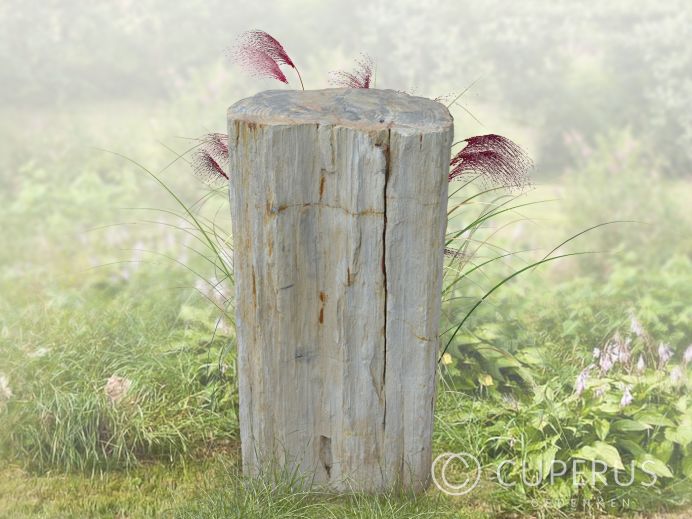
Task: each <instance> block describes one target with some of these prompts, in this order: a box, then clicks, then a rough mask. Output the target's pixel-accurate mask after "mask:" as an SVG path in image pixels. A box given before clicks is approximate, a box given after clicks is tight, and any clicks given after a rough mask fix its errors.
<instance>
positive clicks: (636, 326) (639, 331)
mask: <svg viewBox="0 0 692 519" xmlns="http://www.w3.org/2000/svg"><path fill="white" fill-rule="evenodd" d="M630 331H631V332H632V333H633V334H634V335H636V336H637V337H640V338H641V337H643V336H644V328H643V327H642V325H641V323H640V322H639V321H638V320H637V318H636V317H635V316H634V314H630Z"/></svg>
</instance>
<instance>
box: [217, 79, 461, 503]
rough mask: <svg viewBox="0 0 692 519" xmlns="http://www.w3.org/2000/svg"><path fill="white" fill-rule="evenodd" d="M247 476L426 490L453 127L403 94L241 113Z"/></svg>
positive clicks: (234, 177) (234, 175)
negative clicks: (276, 472) (268, 473)
mask: <svg viewBox="0 0 692 519" xmlns="http://www.w3.org/2000/svg"><path fill="white" fill-rule="evenodd" d="M228 124H229V155H230V164H229V167H230V172H231V207H232V218H233V236H234V271H235V278H236V297H237V311H236V312H237V315H236V318H237V321H236V324H237V333H238V378H239V384H240V425H241V443H242V456H243V467H244V470H245V472H246V473H248V474H252V475H257V474H260V473H262V472H263V471H264V470H269V469H270V468H276V467H277V466H281V467H285V468H286V470H287V471H289V472H290V471H292V470H293V469H294V468H297V469H298V470H299V471H300V472H302V473H304V474H306V475H307V476H308V478H310V479H311V481H313V482H314V483H316V484H324V485H327V486H329V487H330V488H332V489H335V490H346V489H358V490H366V491H382V490H387V489H390V488H393V487H395V486H398V485H402V486H403V487H404V488H410V489H414V490H421V489H423V488H425V486H426V485H427V482H428V479H429V474H430V463H431V435H432V425H433V407H434V398H435V371H436V354H437V350H438V337H437V334H438V324H439V314H440V289H441V280H442V261H443V247H444V232H445V227H446V222H447V218H446V202H447V172H448V164H449V157H450V146H451V143H452V133H453V129H452V118H451V116H450V115H449V112H448V111H447V109H446V108H445V107H444V106H443V105H441V104H439V103H436V102H434V101H431V100H429V99H424V98H419V97H413V96H409V95H407V94H403V93H399V92H395V91H391V90H372V89H369V90H365V89H327V90H317V91H305V92H302V91H286V90H281V91H268V92H262V93H260V94H257V95H256V96H254V97H251V98H248V99H244V100H242V101H239V102H238V103H236V104H235V105H233V106H232V107H231V108H230V109H229V111H228Z"/></svg>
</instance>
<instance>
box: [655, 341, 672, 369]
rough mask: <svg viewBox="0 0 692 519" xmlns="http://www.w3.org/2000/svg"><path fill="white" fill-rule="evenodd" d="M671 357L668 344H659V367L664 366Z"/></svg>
mask: <svg viewBox="0 0 692 519" xmlns="http://www.w3.org/2000/svg"><path fill="white" fill-rule="evenodd" d="M672 356H673V350H672V349H671V347H670V346H669V345H668V344H665V343H663V342H662V343H661V344H659V345H658V358H659V359H660V361H661V365H662V366H663V365H665V364H667V363H668V361H669V360H670V359H671V357H672Z"/></svg>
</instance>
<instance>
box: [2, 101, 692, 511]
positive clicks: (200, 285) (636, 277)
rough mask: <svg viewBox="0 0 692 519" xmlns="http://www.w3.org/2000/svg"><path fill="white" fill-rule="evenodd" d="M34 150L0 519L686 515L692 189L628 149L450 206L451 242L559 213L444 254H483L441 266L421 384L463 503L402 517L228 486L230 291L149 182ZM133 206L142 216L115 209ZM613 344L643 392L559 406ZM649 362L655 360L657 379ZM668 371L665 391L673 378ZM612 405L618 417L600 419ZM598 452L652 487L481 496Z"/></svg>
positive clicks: (288, 492) (12, 212) (311, 496)
mask: <svg viewBox="0 0 692 519" xmlns="http://www.w3.org/2000/svg"><path fill="white" fill-rule="evenodd" d="M115 111H117V110H115ZM99 117H102V114H100V115H99ZM87 123H88V121H86V122H85V121H81V122H80V123H79V124H76V123H75V128H87V129H88V128H89V124H87ZM119 127H121V128H130V127H136V124H135V123H134V122H130V123H128V122H127V121H121V124H120V126H119ZM81 131H85V130H81ZM87 133H88V132H87ZM144 133H146V132H144ZM51 138H53V139H56V141H55V142H52V143H50V145H48V144H45V145H43V146H41V147H40V150H41V153H44V155H43V156H41V157H40V160H39V159H37V160H28V161H23V162H22V161H15V162H16V163H15V164H10V165H9V166H7V167H8V168H11V169H8V170H7V171H5V172H3V175H4V177H3V182H4V183H5V184H4V185H5V186H7V189H6V190H4V191H3V192H2V193H0V216H1V217H2V222H3V236H2V240H3V243H2V245H3V246H2V247H0V352H1V354H0V376H2V377H3V379H2V380H1V381H0V382H1V383H0V517H12V518H15V517H60V518H62V517H122V518H125V517H154V516H162V517H168V516H170V517H205V518H215V517H219V518H220V517H262V518H265V517H315V518H322V517H363V518H366V517H397V518H399V517H450V518H451V517H496V516H511V515H515V516H522V517H523V516H537V517H552V516H569V515H573V514H574V513H577V512H578V513H580V514H583V515H586V516H593V515H600V514H602V513H604V512H607V513H610V514H613V515H623V514H625V515H627V514H636V513H638V512H641V513H645V514H647V515H649V516H656V514H664V513H665V514H672V515H670V516H672V517H675V516H676V515H675V514H677V516H679V517H685V516H686V514H687V513H688V512H689V509H688V508H687V507H689V504H690V497H689V496H690V495H692V488H691V487H690V479H689V478H690V475H692V461H690V460H692V451H691V449H692V448H691V447H690V445H691V443H692V438H689V436H688V431H690V430H692V403H691V402H690V401H689V379H690V372H689V366H688V365H687V364H686V363H685V362H684V361H683V355H684V351H685V349H686V347H687V345H688V344H690V342H692V313H691V310H690V307H689V301H691V300H692V293H691V292H690V290H692V288H691V287H692V260H691V258H692V246H691V240H692V232H690V230H691V229H692V223H691V222H690V220H689V214H688V212H687V211H686V208H685V200H686V199H688V198H689V197H688V196H687V195H689V194H690V192H692V189H691V186H690V185H689V183H687V182H684V181H671V180H662V179H659V178H656V177H655V176H650V175H649V169H650V168H649V163H648V162H646V160H645V159H644V158H642V157H641V156H639V155H637V154H636V153H632V152H628V153H629V155H625V158H626V160H625V159H623V158H622V157H623V154H622V153H621V154H619V155H618V157H619V160H620V162H618V167H619V169H618V167H616V168H615V169H613V165H612V163H611V160H610V158H611V152H612V153H615V152H617V151H618V147H617V146H616V145H613V144H612V143H611V147H612V148H614V150H615V151H614V152H613V151H612V150H610V149H604V150H600V151H599V150H596V151H595V152H594V154H593V157H592V159H591V160H590V162H587V163H585V164H582V165H581V166H580V170H579V172H578V174H575V175H572V176H571V177H570V178H575V179H576V180H574V181H571V180H569V179H568V180H566V181H564V182H561V183H559V184H556V185H553V186H542V187H540V186H539V188H538V189H536V190H534V191H531V192H530V193H529V194H528V195H527V196H525V197H523V198H518V199H516V200H513V199H512V194H506V193H503V194H501V195H498V196H502V197H503V198H501V199H497V200H495V201H494V202H493V200H494V195H493V196H491V197H483V198H479V199H474V201H473V203H467V204H465V205H464V207H463V208H462V210H460V211H459V212H458V213H455V216H454V218H453V219H452V220H451V222H450V231H455V230H458V229H462V228H463V227H464V226H466V225H467V224H468V222H469V221H471V220H473V218H474V217H476V216H477V215H478V212H479V211H483V210H486V209H487V208H488V207H492V204H493V203H494V204H498V203H504V202H508V203H509V205H518V204H526V203H530V202H535V201H538V200H544V199H553V198H561V199H562V200H561V201H557V202H548V203H544V204H536V205H524V206H522V207H519V208H517V209H515V210H513V211H511V212H508V213H506V214H504V215H503V216H502V217H498V218H494V219H492V220H491V225H488V226H485V228H482V229H478V230H477V231H476V232H475V233H472V234H470V233H466V234H465V235H463V236H461V237H460V239H459V240H457V241H456V242H454V243H453V244H452V245H454V244H457V245H459V244H464V243H468V244H470V245H472V247H471V248H470V249H469V250H471V251H473V250H476V247H480V248H479V249H478V251H477V252H476V254H475V255H474V257H473V258H472V259H469V258H468V257H464V259H463V260H462V261H461V262H459V261H458V260H454V261H452V260H450V261H449V262H448V265H447V268H448V270H447V273H446V275H445V287H446V288H445V294H444V295H443V299H444V306H443V314H444V317H443V322H442V331H443V335H442V345H443V346H445V345H446V344H447V342H449V350H448V353H449V354H450V356H449V357H448V358H446V359H445V361H444V363H443V364H441V369H440V376H441V378H440V381H441V382H440V393H439V397H438V405H437V413H436V426H435V438H434V451H435V454H439V453H442V452H461V451H464V452H469V453H473V454H474V455H476V456H478V457H479V459H480V460H481V462H482V466H483V478H482V482H481V484H480V485H479V487H478V488H477V489H475V490H474V491H473V492H472V493H470V494H468V495H467V496H463V497H457V498H453V497H449V496H446V495H445V494H443V493H442V492H440V491H439V490H437V489H435V488H434V487H432V488H431V489H430V490H429V491H428V492H427V493H426V494H425V495H423V496H418V497H414V496H407V495H403V496H401V495H399V496H397V495H391V496H381V497H377V498H376V497H373V496H365V495H349V496H341V497H339V496H332V495H325V494H322V493H320V492H318V491H311V492H305V491H300V490H298V489H297V487H296V486H295V484H294V483H295V482H291V481H290V480H289V481H287V480H285V479H283V478H279V479H278V480H277V481H274V483H271V484H270V483H268V482H267V483H261V482H253V481H248V480H246V479H243V478H242V477H240V476H239V475H238V449H237V446H238V445H237V444H238V426H237V411H236V409H237V394H236V391H235V361H234V342H233V341H234V333H233V321H232V308H231V307H230V306H229V303H230V302H231V301H230V297H229V295H230V294H231V293H232V287H231V286H230V284H229V283H228V282H227V281H226V280H224V279H223V271H222V270H221V269H219V268H218V263H217V266H216V267H215V266H213V265H212V264H210V263H209V261H208V259H209V257H206V258H205V257H202V256H200V255H199V254H198V252H204V250H205V249H204V247H205V244H204V241H203V240H200V239H199V238H200V236H199V233H195V231H194V228H193V227H191V225H190V222H185V221H183V220H181V218H180V217H179V216H173V215H171V214H170V213H168V212H166V211H169V210H176V207H175V204H174V203H171V201H170V200H168V199H166V198H164V197H162V196H161V194H160V190H159V189H158V187H157V185H156V183H155V182H152V181H151V179H150V178H148V177H147V176H146V175H144V174H143V173H142V172H141V171H138V169H137V168H136V167H135V166H134V165H133V164H131V163H128V162H127V161H124V160H122V159H120V158H118V157H116V156H113V155H109V154H105V153H102V152H96V151H94V150H90V151H89V152H88V153H86V152H85V151H84V150H83V149H79V146H77V145H76V144H75V142H74V141H73V140H69V139H67V140H66V141H65V142H63V140H64V139H66V137H64V133H61V134H60V135H56V136H54V137H51ZM102 140H104V141H107V140H108V139H107V138H105V137H103V138H102ZM126 141H127V142H135V143H136V141H137V140H136V139H134V138H132V137H131V136H129V135H128V136H127V138H126ZM626 148H627V149H628V150H630V149H631V148H632V146H626ZM46 150H49V151H46ZM50 150H52V151H50ZM128 151H129V152H128V155H132V156H138V154H139V151H138V150H137V148H136V147H134V149H130V150H128ZM164 152H165V148H160V147H157V148H156V152H155V153H154V152H151V150H144V151H142V153H143V154H144V155H145V156H147V157H149V162H151V163H154V164H166V163H167V162H168V159H167V157H165V155H164ZM53 155H55V156H53ZM164 178H166V181H167V182H169V183H171V184H172V185H173V187H174V188H175V189H176V192H180V193H181V195H182V196H183V197H184V199H185V200H186V201H188V203H190V202H192V201H194V200H197V199H198V198H199V197H200V196H202V195H203V194H204V193H205V192H204V191H202V190H200V189H198V187H199V186H198V185H196V184H194V182H193V181H191V180H190V177H189V176H188V171H187V169H186V167H185V165H184V164H183V165H181V167H179V168H177V169H176V168H175V167H174V168H171V169H170V170H168V171H167V172H166V173H165V174H164ZM457 185H458V184H457ZM465 195H466V196H469V195H470V193H466V194H465ZM463 196H464V193H461V194H460V195H459V196H458V197H457V198H456V200H457V201H459V200H462V199H463ZM226 203H227V202H226V199H225V197H224V196H223V194H222V193H221V194H220V196H212V197H210V199H209V201H208V202H206V205H205V206H204V208H202V209H201V212H200V213H198V214H199V215H200V218H201V219H202V221H204V222H214V226H215V227H214V229H215V232H216V235H215V238H220V240H219V242H217V244H218V245H219V246H220V247H223V246H226V245H228V244H227V243H225V242H224V241H223V239H222V235H223V228H227V226H228V220H227V218H225V216H223V215H225V214H227V207H226ZM134 206H137V207H141V208H144V209H142V210H138V211H133V210H131V209H127V210H119V209H118V208H123V207H127V208H131V207H134ZM178 209H179V208H178ZM457 214H458V216H456V215H457ZM219 215H221V216H219ZM207 218H208V220H206V219H207ZM610 220H639V221H640V222H639V223H636V224H634V223H627V224H624V223H623V224H613V225H611V226H608V227H606V228H601V229H598V230H595V231H594V232H592V233H590V234H589V235H585V236H583V237H580V238H579V240H578V241H575V242H571V243H570V244H568V245H566V246H563V247H561V248H560V249H559V251H557V252H556V253H569V252H574V251H599V252H600V253H599V254H595V255H588V256H579V257H572V258H570V259H566V260H564V261H557V262H553V263H550V264H547V265H545V266H543V267H540V268H539V269H536V270H535V271H534V270H529V271H527V272H525V273H524V274H522V275H520V276H519V277H517V278H516V279H514V280H513V281H511V282H510V283H508V284H507V285H505V286H503V287H502V288H501V289H500V290H498V291H496V292H495V293H494V294H493V295H492V297H490V298H488V299H487V300H486V301H485V303H484V304H483V305H482V306H481V307H479V310H478V311H477V312H476V313H474V314H473V315H472V316H471V317H470V318H469V319H468V321H466V323H465V325H464V327H463V328H462V329H461V330H460V331H459V333H457V334H456V335H454V337H453V338H452V335H453V331H454V329H455V328H456V326H457V325H458V323H459V322H460V321H461V319H462V318H463V316H464V315H465V314H466V312H467V311H468V310H469V308H471V307H472V306H473V305H474V304H475V303H476V302H477V300H478V298H480V297H482V296H483V294H485V293H487V291H488V290H490V289H491V288H492V287H493V286H494V285H495V284H497V283H498V282H499V281H500V280H502V279H503V278H504V277H505V276H507V275H509V274H511V273H512V272H514V271H516V270H517V269H519V268H523V267H525V266H527V265H529V264H530V262H531V261H535V260H540V259H541V258H542V257H544V255H545V254H547V253H548V252H550V250H551V249H552V248H553V246H554V245H557V244H559V243H560V242H561V241H563V240H564V239H566V238H567V237H569V236H571V235H573V234H575V233H577V232H580V231H581V230H583V229H585V228H588V227H590V226H592V225H595V224H598V223H601V222H606V221H610ZM642 221H643V223H642ZM113 224H123V225H113ZM505 225H506V226H505ZM218 226H220V227H218ZM489 241H490V242H492V245H489V244H488V242H489ZM522 250H523V251H527V252H525V253H523V254H519V255H510V256H505V257H502V258H500V259H498V260H495V261H491V262H490V263H488V264H487V265H486V266H485V267H483V268H479V269H478V270H475V271H473V272H472V273H469V272H470V271H471V270H473V269H474V268H475V266H477V265H479V264H480V263H481V262H483V261H490V260H492V259H493V258H494V257H498V256H502V255H504V254H506V253H507V252H514V251H522ZM204 254H206V255H207V256H208V254H209V253H208V252H204ZM211 259H212V260H215V259H214V258H211ZM217 259H218V258H217ZM467 260H468V261H467ZM196 274H200V275H201V278H200V277H198V276H197V275H196ZM632 315H636V317H637V319H638V320H639V321H640V323H641V325H642V326H643V327H644V329H645V331H646V333H645V334H643V335H642V336H641V337H639V336H638V337H634V336H633V335H632V333H631V330H630V328H631V322H630V321H631V316H632ZM615 333H620V334H621V336H622V337H630V336H632V337H631V339H632V343H631V348H632V352H631V353H632V355H631V356H632V359H636V358H637V356H638V355H641V356H642V357H643V358H644V359H645V360H646V365H647V367H646V370H645V372H644V373H643V374H642V375H641V376H639V378H637V377H634V375H633V366H632V365H631V363H630V364H627V365H625V364H624V363H623V365H622V366H618V367H617V368H615V369H613V370H612V371H611V372H610V373H607V374H599V375H598V376H596V373H593V374H592V377H591V378H590V380H589V385H588V387H587V388H586V390H585V392H584V394H583V396H579V397H577V396H576V395H575V379H576V377H577V375H578V374H579V373H580V371H582V370H583V369H584V368H585V367H587V366H588V365H589V364H590V363H592V362H594V360H593V358H592V352H593V350H594V348H595V347H599V348H603V347H604V345H605V344H606V343H607V342H608V340H610V339H612V338H613V337H614V334H615ZM660 343H664V344H668V345H670V348H671V351H672V354H673V356H672V358H671V359H670V360H669V361H668V362H667V364H665V365H664V364H662V363H661V362H660V359H659V356H658V353H657V349H658V347H659V344H660ZM676 368H680V370H682V371H681V373H683V374H684V375H685V378H684V379H683V383H678V382H676V383H673V382H672V381H671V377H672V375H673V374H674V373H675V372H676V371H675V370H676ZM627 385H631V386H632V388H631V391H632V393H633V397H634V401H633V402H632V404H630V405H628V406H626V407H620V406H619V405H617V404H618V402H619V401H620V399H621V396H622V394H623V388H624V387H625V386H627ZM601 389H604V391H606V393H605V396H604V397H602V398H601V397H598V396H597V392H598V391H600V390H601ZM616 424H618V425H616ZM623 427H624V429H623ZM500 437H503V438H504V439H501V438H500ZM603 444H606V445H607V446H610V447H612V448H614V449H616V452H617V456H618V457H617V458H612V457H611V458H610V459H611V462H612V463H613V464H617V462H618V460H620V461H622V462H623V463H626V462H628V461H630V460H643V459H650V457H654V458H656V459H657V460H659V462H660V463H662V464H663V466H662V467H661V466H659V472H660V474H661V476H660V480H659V482H658V484H657V485H656V486H654V487H652V488H650V489H643V488H640V487H637V488H636V491H633V490H627V491H625V492H620V493H618V492H617V488H614V487H613V485H612V479H610V480H608V481H604V482H599V483H597V484H594V485H590V486H589V485H587V486H585V487H580V488H572V487H571V486H569V485H565V484H563V485H553V486H550V485H542V486H539V487H531V486H529V485H516V486H515V487H513V488H511V489H505V488H501V487H500V486H499V485H498V484H497V481H495V480H494V479H493V473H494V471H495V469H496V468H497V464H498V463H499V462H500V461H501V460H503V459H511V460H515V461H522V460H528V461H529V462H530V463H533V465H531V467H532V468H531V470H532V471H534V472H531V473H530V475H532V476H535V468H536V464H541V463H547V461H546V460H548V461H549V459H550V458H546V457H544V456H549V457H552V458H553V459H555V460H563V461H566V462H567V461H570V460H572V459H574V458H578V459H582V458H580V456H582V457H583V456H585V453H587V454H588V453H589V452H592V451H589V450H588V448H591V449H593V448H595V447H594V446H597V447H601V448H602V447H603ZM637 446H639V447H640V448H639V450H637V448H636V447H637ZM585 447H586V448H587V450H584V448H585ZM605 452H606V453H609V454H612V450H609V449H606V450H605ZM546 453H547V454H546ZM613 459H614V461H613ZM669 474H670V475H669ZM514 475H515V476H516V474H514ZM608 477H611V476H610V474H609V476H608Z"/></svg>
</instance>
